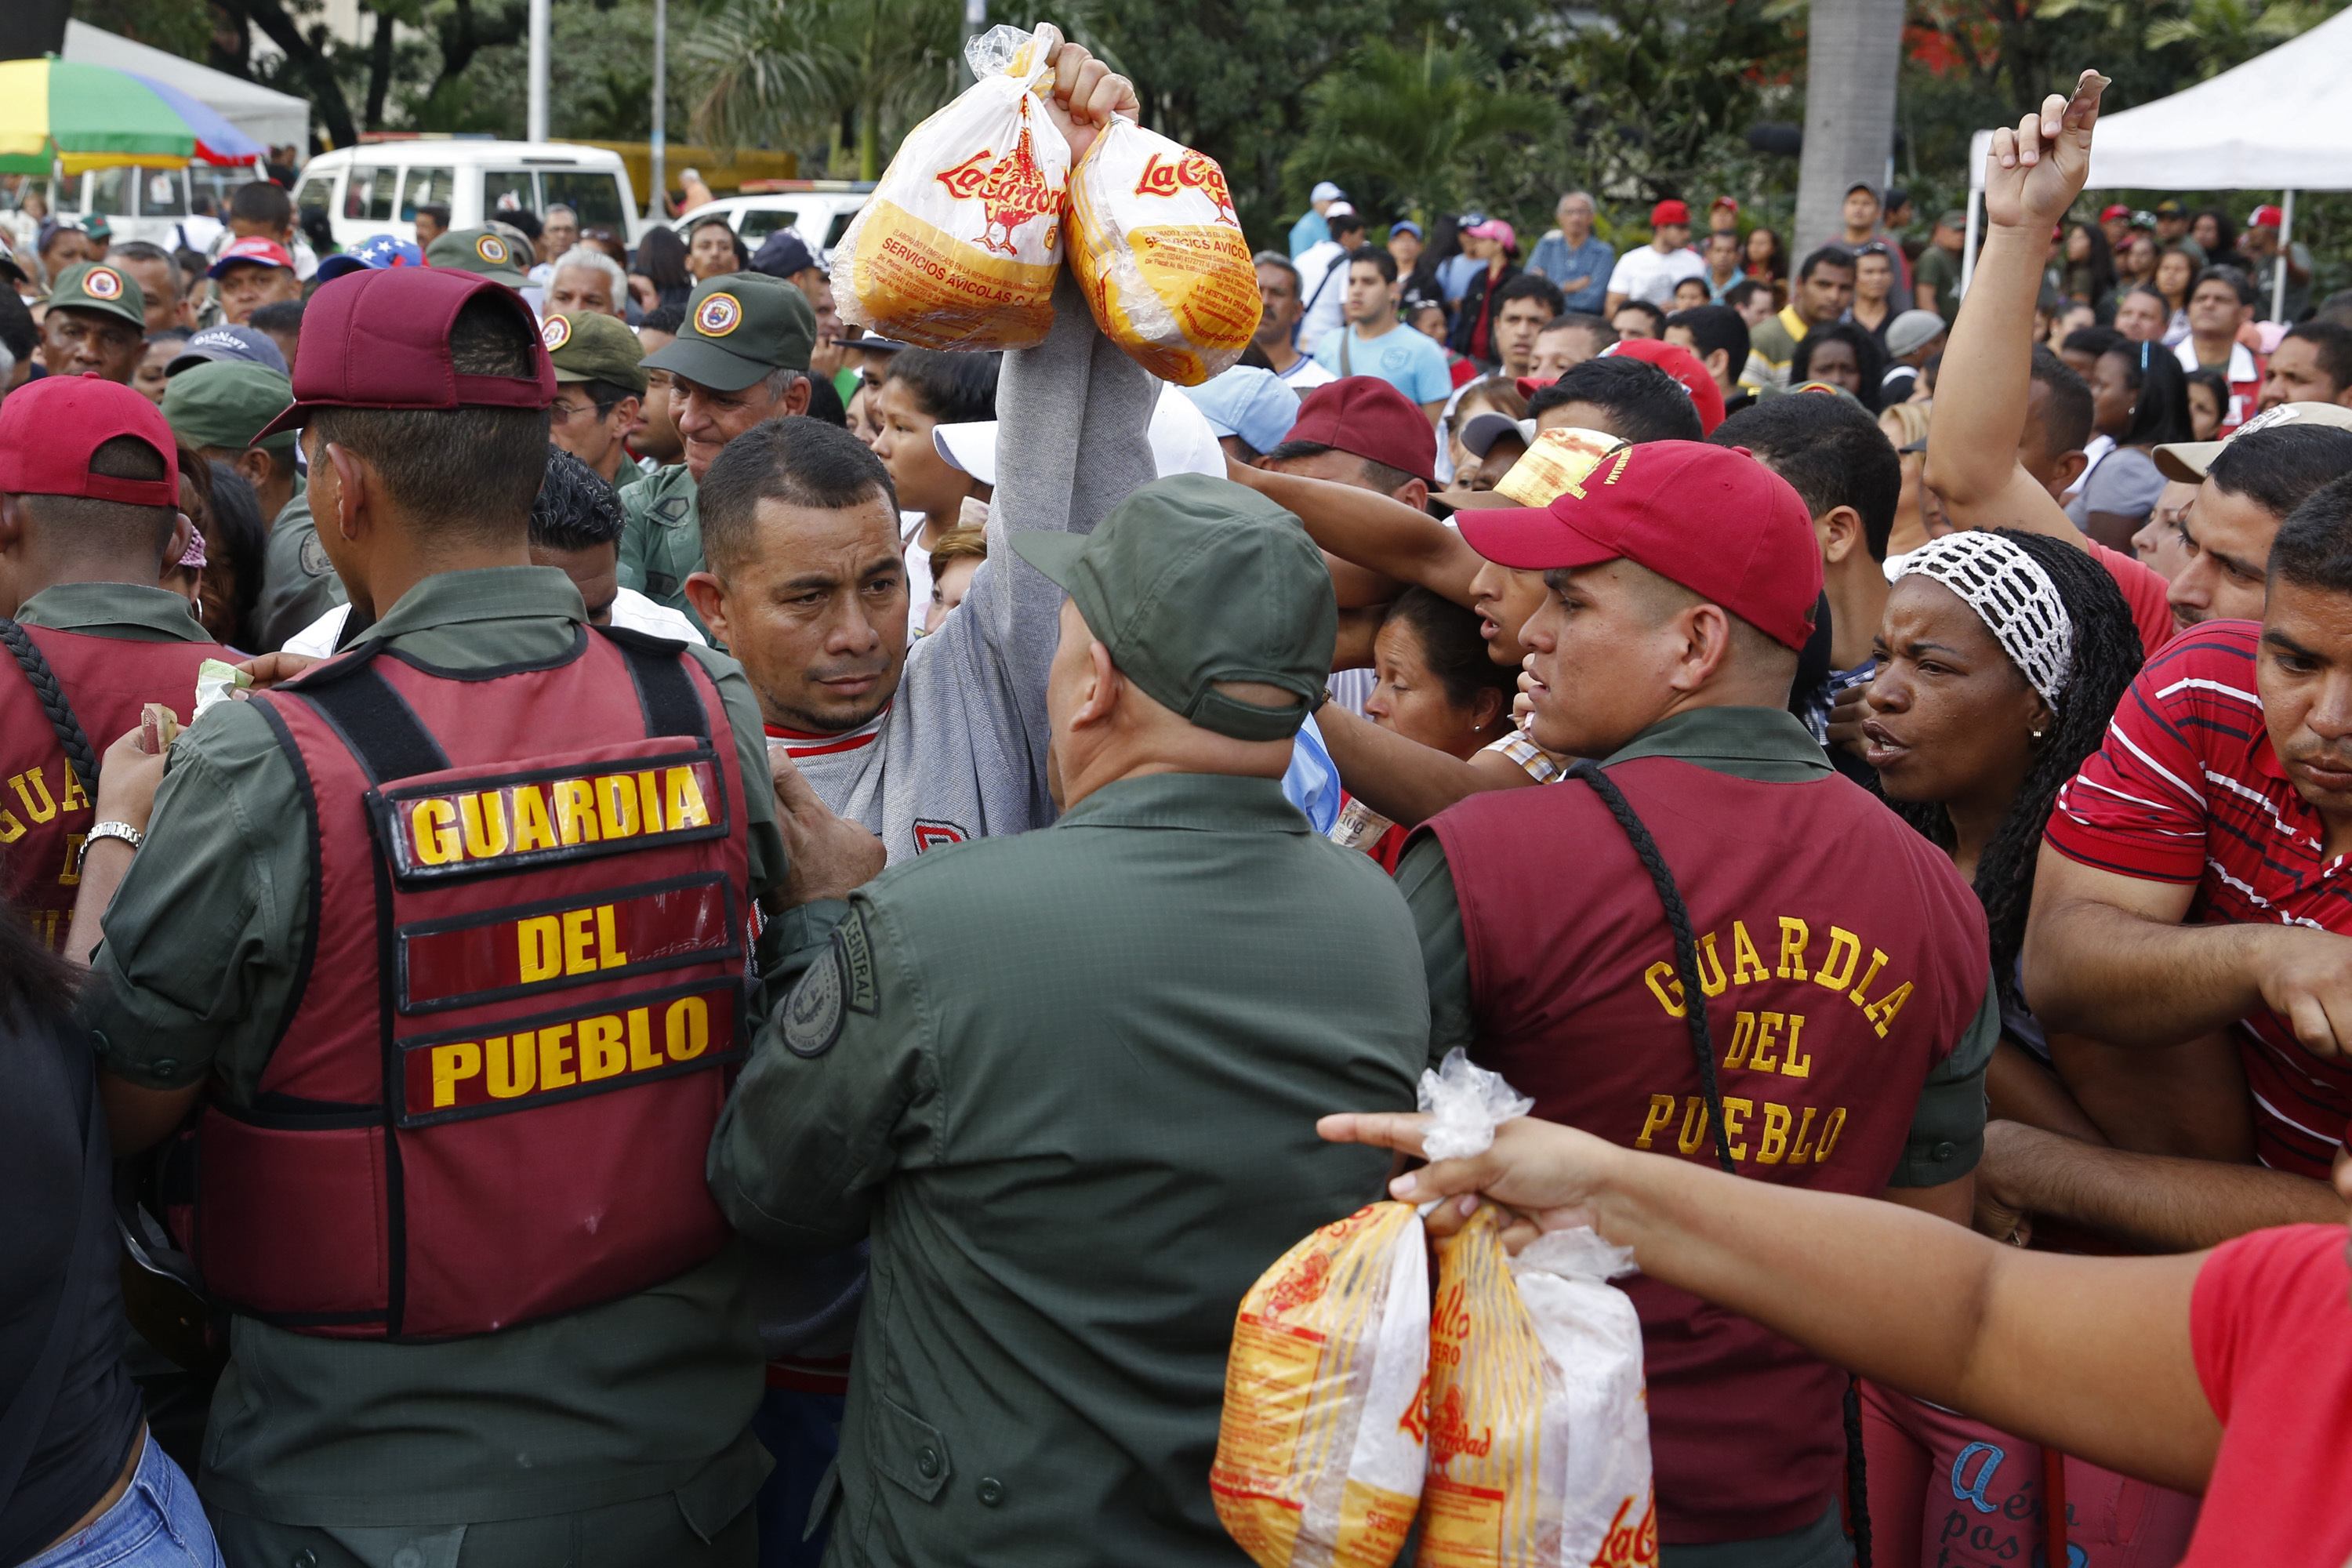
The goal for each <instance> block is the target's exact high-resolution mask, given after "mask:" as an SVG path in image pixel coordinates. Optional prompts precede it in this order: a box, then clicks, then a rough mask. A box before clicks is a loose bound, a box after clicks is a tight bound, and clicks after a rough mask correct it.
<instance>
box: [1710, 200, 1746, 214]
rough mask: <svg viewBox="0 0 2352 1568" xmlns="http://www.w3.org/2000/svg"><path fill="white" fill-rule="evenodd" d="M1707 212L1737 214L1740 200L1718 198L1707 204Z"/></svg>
mask: <svg viewBox="0 0 2352 1568" xmlns="http://www.w3.org/2000/svg"><path fill="white" fill-rule="evenodd" d="M1706 210H1707V211H1709V212H1711V213H1736V212H1738V210H1739V198H1738V196H1717V197H1716V198H1715V200H1713V201H1711V202H1709V203H1707V204H1706Z"/></svg>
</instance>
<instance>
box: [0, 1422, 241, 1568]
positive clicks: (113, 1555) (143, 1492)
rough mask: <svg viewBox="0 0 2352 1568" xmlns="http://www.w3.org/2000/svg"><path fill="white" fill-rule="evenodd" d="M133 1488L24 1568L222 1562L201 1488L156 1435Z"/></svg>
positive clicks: (204, 1566)
mask: <svg viewBox="0 0 2352 1568" xmlns="http://www.w3.org/2000/svg"><path fill="white" fill-rule="evenodd" d="M140 1441H141V1442H142V1443H144V1444H145V1445H146V1449H145V1452H143V1453H142V1454H141V1455H140V1456H139V1468H138V1469H137V1470H135V1471H133V1472H132V1474H131V1486H130V1488H129V1489H128V1490H126V1491H124V1492H123V1494H122V1495H121V1497H119V1498H117V1499H115V1500H114V1506H113V1507H111V1508H110V1509H108V1510H106V1511H105V1512H104V1513H101V1514H100V1515H99V1516H98V1517H97V1518H96V1519H95V1520H93V1521H90V1524H89V1528H88V1529H87V1530H83V1531H78V1532H76V1533H75V1534H72V1535H69V1536H68V1537H67V1538H66V1539H65V1540H63V1541H60V1542H58V1543H57V1544H56V1545H55V1546H52V1547H50V1548H49V1549H48V1550H47V1552H42V1553H41V1554H40V1555H39V1556H38V1557H36V1558H34V1559H33V1560H32V1561H31V1562H29V1563H25V1564H24V1565H23V1568H223V1565H222V1563H221V1554H220V1548H219V1547H217V1546H215V1545H214V1544H213V1527H212V1526H211V1525H209V1524H207V1523H205V1510H204V1509H203V1507H202V1506H201V1505H200V1504H199V1503H198V1502H197V1501H196V1489H195V1488H194V1487H192V1486H190V1485H189V1484H188V1478H187V1477H186V1476H185V1475H184V1474H183V1473H182V1472H181V1470H180V1467H179V1466H177V1465H175V1464H173V1463H172V1458H171V1456H170V1455H168V1454H166V1453H164V1452H163V1448H162V1447H159V1446H158V1445H157V1444H156V1443H155V1441H154V1440H153V1439H152V1438H150V1437H144V1436H142V1438H141V1439H140Z"/></svg>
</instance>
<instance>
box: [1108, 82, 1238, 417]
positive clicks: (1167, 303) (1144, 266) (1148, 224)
mask: <svg viewBox="0 0 2352 1568" xmlns="http://www.w3.org/2000/svg"><path fill="white" fill-rule="evenodd" d="M1069 240H1070V268H1071V270H1072V271H1073V272H1075V273H1076V275H1077V279H1078V281H1079V282H1080V283H1082V284H1083V285H1085V287H1086V291H1087V303H1088V304H1090V305H1091V306H1093V307H1094V313H1095V321H1096V323H1097V325H1098V326H1100V327H1101V328H1102V330H1103V335H1104V336H1106V337H1108V338H1109V339H1110V341H1111V342H1115V343H1117V344H1118V346H1119V347H1120V348H1122V349H1124V350H1126V351H1127V353H1128V354H1129V356H1130V357H1132V358H1133V359H1134V360H1135V361H1136V362H1137V363H1140V364H1141V365H1142V366H1143V367H1144V368H1145V369H1146V370H1149V371H1150V372H1151V374H1154V375H1157V376H1160V377H1161V378H1162V379H1164V380H1167V381H1172V382H1175V383H1176V384H1178V385H1180V386H1198V385H1200V384H1201V383H1202V382H1204V381H1206V380H1208V379H1209V378H1210V377H1211V376H1213V375H1215V374H1218V373H1220V372H1221V371H1224V370H1228V369H1230V368H1232V366H1233V365H1234V363H1235V362H1237V361H1238V360H1239V359H1240V358H1241V357H1242V351H1243V350H1244V349H1245V348H1247V347H1249V342H1250V338H1251V336H1252V335H1253V334H1254V333H1255V332H1256V331H1257V318H1258V292H1257V269H1256V268H1255V266H1253V265H1252V264H1251V261H1250V248H1249V241H1248V240H1247V239H1246V238H1244V237H1243V235H1242V227H1241V222H1240V220H1239V219H1238V218H1236V217H1235V216H1234V199H1233V195H1232V193H1231V192H1230V191H1228V190H1227V189H1226V187H1225V172H1224V171H1223V169H1221V168H1219V167H1218V166H1217V161H1216V160H1215V159H1213V158H1212V157H1210V156H1208V155H1207V154H1206V153H1196V152H1194V151H1193V150H1192V148H1190V147H1185V146H1181V145H1179V144H1178V143H1176V142H1171V141H1170V140H1169V139H1168V138H1167V137H1165V136H1162V135H1160V133H1159V132H1154V131H1146V130H1145V129H1143V127H1141V126H1139V125H1137V124H1135V123H1133V122H1132V121H1129V120H1128V119H1126V118H1125V117H1124V116H1119V117H1115V118H1114V119H1113V120H1112V121H1111V122H1110V124H1108V126H1106V127H1104V128H1103V132H1102V134H1101V135H1099V136H1097V137H1096V138H1095V143H1094V145H1093V146H1092V147H1090V148H1088V149H1087V155H1086V157H1085V159H1084V160H1083V161H1082V162H1081V163H1079V164H1078V166H1077V168H1076V171H1075V172H1074V173H1073V174H1071V176H1070V235H1069Z"/></svg>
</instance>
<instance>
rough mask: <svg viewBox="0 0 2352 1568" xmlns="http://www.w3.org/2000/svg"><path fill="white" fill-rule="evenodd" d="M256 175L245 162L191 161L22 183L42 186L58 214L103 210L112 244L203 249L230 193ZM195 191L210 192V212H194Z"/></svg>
mask: <svg viewBox="0 0 2352 1568" xmlns="http://www.w3.org/2000/svg"><path fill="white" fill-rule="evenodd" d="M258 177H259V176H258V175H257V174H256V173H255V171H254V170H253V168H252V167H251V166H250V165H247V164H230V165H221V166H215V165H213V164H208V163H191V164H189V165H188V166H187V167H186V168H184V169H134V168H113V169H92V170H90V171H89V172H88V173H87V174H73V175H68V176H67V178H66V179H65V180H64V181H63V182H62V183H61V184H60V183H58V182H56V181H53V180H50V179H47V178H40V179H34V180H28V181H26V185H27V186H28V187H33V188H37V189H38V190H39V191H40V193H41V195H42V196H43V197H44V198H45V199H47V202H48V204H49V211H50V212H51V213H52V214H53V215H54V216H58V217H86V216H90V215H91V214H99V215H101V216H104V217H105V219H106V224H107V227H108V228H109V229H110V230H112V231H113V241H114V243H115V244H118V245H120V244H121V243H123V242H124V241H126V240H133V239H143V240H146V241H147V242H149V243H150V244H152V245H160V246H163V247H164V248H166V249H173V248H176V247H180V246H182V245H185V246H187V247H188V248H190V249H192V250H202V249H204V248H205V247H207V246H208V245H210V244H211V242H212V237H213V236H214V235H215V234H218V233H219V232H220V226H219V221H218V215H222V214H226V212H227V210H228V198H229V193H231V192H232V191H234V190H236V187H237V186H239V185H241V184H245V183H246V182H247V181H248V180H252V179H256V178H258ZM198 196H209V197H211V198H212V203H213V211H214V213H215V217H214V218H211V219H206V218H202V217H195V216H193V214H192V210H191V209H192V207H193V205H194V198H196V197H198ZM18 199H19V200H21V199H22V196H21V194H20V195H19V198H18Z"/></svg>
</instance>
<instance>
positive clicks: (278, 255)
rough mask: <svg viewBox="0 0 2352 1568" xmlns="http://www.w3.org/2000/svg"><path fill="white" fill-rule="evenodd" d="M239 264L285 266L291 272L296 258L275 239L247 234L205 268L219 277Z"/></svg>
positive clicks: (212, 274) (248, 265)
mask: <svg viewBox="0 0 2352 1568" xmlns="http://www.w3.org/2000/svg"><path fill="white" fill-rule="evenodd" d="M239 266H245V267H283V268H286V270H287V271H289V272H291V271H293V270H294V258H293V257H292V256H290V255H289V254H288V252H287V249H286V247H284V246H282V245H280V244H278V242H277V241H276V240H274V239H264V238H262V237H260V236H259V235H257V234H255V235H247V237H245V238H243V239H240V240H236V241H235V242H234V243H232V244H231V245H229V246H228V247H227V248H226V249H224V250H223V251H222V252H221V253H220V259H219V260H217V261H215V262H214V263H213V264H212V266H211V267H209V268H205V277H207V278H217V277H219V276H220V275H221V274H222V273H224V272H226V271H227V270H228V269H229V268H232V267H239Z"/></svg>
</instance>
